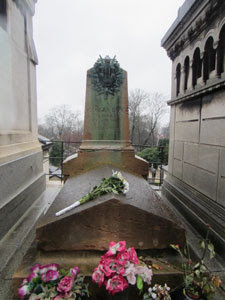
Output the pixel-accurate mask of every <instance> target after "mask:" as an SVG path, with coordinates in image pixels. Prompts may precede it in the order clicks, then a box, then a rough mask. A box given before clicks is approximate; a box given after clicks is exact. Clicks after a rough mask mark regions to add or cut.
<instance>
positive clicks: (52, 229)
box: [36, 166, 185, 251]
mask: <svg viewBox="0 0 225 300" xmlns="http://www.w3.org/2000/svg"><path fill="white" fill-rule="evenodd" d="M111 173H112V168H111V166H104V167H101V168H98V169H95V170H92V171H89V172H86V173H85V174H82V175H80V176H75V177H72V178H69V179H68V180H67V182H66V184H65V185H64V187H63V188H62V190H61V192H60V193H59V195H58V196H57V198H56V199H55V201H54V203H53V204H52V206H51V207H50V209H49V211H48V212H47V214H46V215H45V216H44V218H43V219H42V220H41V221H40V224H39V225H38V227H37V230H36V241H37V245H38V248H39V249H42V250H44V251H64V250H66V251H72V250H106V249H107V248H108V245H109V242H110V241H113V240H114V241H119V240H125V241H126V242H127V244H128V246H134V247H135V248H136V249H164V248H169V247H170V243H178V244H181V245H184V241H185V237H184V229H183V228H182V226H181V224H180V222H179V221H178V220H177V218H176V217H175V215H174V214H173V213H172V211H171V210H170V209H169V208H168V207H167V206H166V204H165V203H164V202H163V201H162V200H160V199H158V198H157V197H156V196H155V195H154V192H153V190H152V189H151V187H150V186H149V184H148V183H147V182H146V181H145V180H144V179H143V178H141V177H138V176H135V175H132V174H131V173H127V172H124V171H122V173H123V176H124V177H125V179H126V180H127V181H128V182H129V185H130V190H129V192H128V194H127V195H126V196H124V195H114V194H108V195H105V196H102V197H99V198H97V199H95V200H93V201H90V202H88V203H85V204H83V205H81V206H79V207H77V208H75V209H74V210H71V211H69V212H67V213H66V214H64V215H61V216H59V217H56V216H55V213H56V212H57V211H59V210H61V209H63V208H64V207H67V206H68V205H71V204H72V203H73V202H74V201H76V200H79V199H80V198H81V197H82V196H84V195H86V194H87V193H88V192H90V191H91V190H92V188H93V187H94V186H96V185H98V184H99V183H100V182H101V178H103V177H109V176H110V175H111ZM62 237H63V239H62Z"/></svg>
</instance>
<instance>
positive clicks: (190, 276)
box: [171, 226, 221, 299]
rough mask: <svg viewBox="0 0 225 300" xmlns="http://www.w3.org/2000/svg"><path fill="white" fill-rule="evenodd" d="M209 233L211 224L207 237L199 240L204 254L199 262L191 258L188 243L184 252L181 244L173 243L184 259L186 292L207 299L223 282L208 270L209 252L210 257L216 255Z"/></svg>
mask: <svg viewBox="0 0 225 300" xmlns="http://www.w3.org/2000/svg"><path fill="white" fill-rule="evenodd" d="M208 235H209V226H208V229H207V233H206V237H205V238H204V239H203V240H201V241H199V245H200V248H201V249H202V251H203V254H202V257H201V258H200V259H199V261H198V262H197V263H193V261H192V260H191V258H190V252H189V248H188V244H187V245H186V251H184V254H183V253H182V251H181V249H180V247H179V245H171V247H172V248H173V249H174V250H176V251H177V252H178V253H179V254H180V256H181V258H182V261H183V263H182V267H183V271H184V294H188V295H194V296H199V297H205V298H207V299H208V297H209V295H210V294H211V293H213V292H214V291H215V287H219V286H220V284H221V280H220V278H219V277H218V276H212V275H211V274H210V272H209V270H207V268H206V265H205V262H204V258H205V256H206V253H207V252H209V255H210V259H212V258H213V257H214V256H215V250H214V246H213V244H212V243H211V242H210V240H209V238H208Z"/></svg>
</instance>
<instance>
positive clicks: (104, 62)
mask: <svg viewBox="0 0 225 300" xmlns="http://www.w3.org/2000/svg"><path fill="white" fill-rule="evenodd" d="M91 83H92V86H93V88H94V90H95V91H96V92H97V93H99V94H103V95H104V98H105V99H106V98H107V97H108V95H112V96H114V95H115V93H117V92H118V91H119V90H120V86H121V85H122V83H123V71H122V69H121V68H120V65H119V63H118V61H117V60H116V57H115V56H114V58H113V59H111V58H110V57H109V56H106V57H105V58H102V57H101V55H100V56H99V59H98V60H97V61H96V63H95V64H94V67H93V68H92V71H91Z"/></svg>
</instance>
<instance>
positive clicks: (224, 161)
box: [217, 149, 225, 207]
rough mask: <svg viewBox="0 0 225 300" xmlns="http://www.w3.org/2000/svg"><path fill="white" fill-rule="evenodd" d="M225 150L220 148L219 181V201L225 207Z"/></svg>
mask: <svg viewBox="0 0 225 300" xmlns="http://www.w3.org/2000/svg"><path fill="white" fill-rule="evenodd" d="M224 195H225V150H224V149H220V161H219V182H218V198H217V201H218V203H219V204H221V205H222V206H223V207H225V197H224Z"/></svg>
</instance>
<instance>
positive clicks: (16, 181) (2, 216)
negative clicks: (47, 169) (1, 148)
mask: <svg viewBox="0 0 225 300" xmlns="http://www.w3.org/2000/svg"><path fill="white" fill-rule="evenodd" d="M0 182H1V194H0V228H1V232H0V238H2V237H3V236H4V235H5V234H6V233H7V231H8V230H9V229H10V228H11V227H12V226H13V225H14V224H15V223H16V222H17V221H18V219H19V218H20V217H21V216H22V215H23V214H24V213H25V212H26V210H27V209H28V208H29V207H30V206H31V205H32V204H33V203H34V201H35V200H36V199H37V198H38V197H39V196H40V195H41V193H42V192H43V191H44V189H45V183H46V180H45V175H44V174H43V170H42V152H38V153H35V154H32V155H29V156H26V157H24V158H21V159H17V160H15V161H11V162H10V163H7V164H3V165H0Z"/></svg>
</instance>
